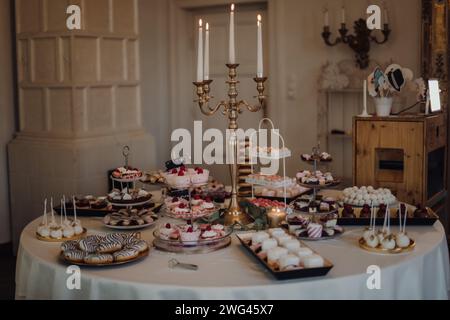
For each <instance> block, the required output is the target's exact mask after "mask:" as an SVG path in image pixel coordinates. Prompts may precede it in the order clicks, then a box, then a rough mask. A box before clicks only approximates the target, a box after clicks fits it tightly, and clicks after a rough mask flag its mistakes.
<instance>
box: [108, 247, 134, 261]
mask: <svg viewBox="0 0 450 320" xmlns="http://www.w3.org/2000/svg"><path fill="white" fill-rule="evenodd" d="M113 256H114V261H116V262H124V261H129V260H132V259H135V258H137V256H139V251H137V250H134V249H124V250H121V251H117V252H115V253H114V254H113Z"/></svg>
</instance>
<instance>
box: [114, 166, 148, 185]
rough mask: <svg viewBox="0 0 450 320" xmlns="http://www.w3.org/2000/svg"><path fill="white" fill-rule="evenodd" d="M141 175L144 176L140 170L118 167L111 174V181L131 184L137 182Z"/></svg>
mask: <svg viewBox="0 0 450 320" xmlns="http://www.w3.org/2000/svg"><path fill="white" fill-rule="evenodd" d="M143 175H144V174H143V172H142V171H141V170H139V169H137V168H133V167H130V166H127V167H120V168H117V169H115V170H114V171H113V172H112V177H113V179H115V180H117V181H123V182H132V181H136V180H139V179H140V178H142V176H143Z"/></svg>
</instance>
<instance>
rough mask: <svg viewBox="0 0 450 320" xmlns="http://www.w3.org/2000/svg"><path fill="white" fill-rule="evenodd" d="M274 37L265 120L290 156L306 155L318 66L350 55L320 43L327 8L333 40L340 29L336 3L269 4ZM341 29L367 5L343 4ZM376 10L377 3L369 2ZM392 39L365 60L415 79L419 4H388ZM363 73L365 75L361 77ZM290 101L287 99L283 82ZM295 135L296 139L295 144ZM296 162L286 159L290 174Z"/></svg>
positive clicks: (353, 0)
mask: <svg viewBox="0 0 450 320" xmlns="http://www.w3.org/2000/svg"><path fill="white" fill-rule="evenodd" d="M269 3H270V5H269V13H271V14H272V16H271V23H272V24H275V25H274V29H273V30H274V31H275V32H274V34H273V35H272V36H273V38H272V42H271V48H272V49H271V56H272V60H271V74H270V75H269V76H270V77H271V82H270V83H271V96H272V98H273V99H272V104H271V114H272V115H273V117H274V118H276V119H277V122H278V123H279V124H280V126H281V129H282V133H283V134H284V136H285V137H287V144H288V146H289V147H290V148H291V149H292V150H293V152H294V154H295V155H300V154H301V153H304V152H308V151H310V150H311V148H312V146H314V145H315V143H316V137H317V104H318V84H317V80H318V78H319V75H320V68H321V66H322V65H323V64H324V63H325V62H326V61H327V60H329V61H341V60H343V59H352V58H353V51H352V50H351V49H350V48H349V47H348V46H346V45H343V44H341V45H339V46H336V47H333V48H330V47H327V46H326V45H325V44H324V42H323V40H322V38H321V32H322V28H323V23H324V22H323V20H324V19H323V13H322V11H323V8H324V7H325V6H326V5H327V4H328V7H329V10H330V23H331V26H332V31H333V34H336V33H337V28H338V24H339V23H340V7H341V6H342V1H329V0H314V1H310V0H273V1H271V2H269ZM344 3H345V5H346V8H347V21H348V22H347V27H348V28H349V29H351V31H350V32H352V33H353V27H351V28H350V24H349V22H350V21H355V20H357V19H358V18H361V17H362V16H363V14H364V12H365V9H366V8H367V4H368V1H361V0H345V1H344ZM370 3H371V4H376V3H378V4H381V1H371V2H370ZM386 3H387V5H388V8H389V12H390V27H391V29H392V34H391V38H390V40H389V42H388V43H387V44H384V45H380V46H379V45H373V46H372V50H371V52H370V54H371V57H372V58H373V59H374V60H376V61H378V62H380V63H384V62H387V61H389V60H390V59H393V60H394V61H395V62H397V63H399V64H401V65H402V66H405V67H410V68H411V69H412V70H413V71H414V73H415V75H419V73H420V39H421V17H420V14H421V1H420V0H395V1H394V0H388V1H386ZM367 72H368V73H369V72H371V70H370V71H369V70H368V71H367ZM291 78H295V79H296V83H295V84H293V85H294V88H295V91H296V97H295V99H294V100H290V99H288V97H287V88H288V85H289V79H291ZM300 133H301V139H298V136H299V134H300ZM299 166H300V163H299V161H298V157H295V158H293V159H290V161H289V165H288V167H289V171H290V172H291V174H292V173H293V172H295V170H298V167H299Z"/></svg>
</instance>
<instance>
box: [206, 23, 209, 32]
mask: <svg viewBox="0 0 450 320" xmlns="http://www.w3.org/2000/svg"><path fill="white" fill-rule="evenodd" d="M206 31H209V23H208V22H207V23H206Z"/></svg>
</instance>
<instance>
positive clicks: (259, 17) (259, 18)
mask: <svg viewBox="0 0 450 320" xmlns="http://www.w3.org/2000/svg"><path fill="white" fill-rule="evenodd" d="M261 21H262V17H261V15H260V14H258V22H261Z"/></svg>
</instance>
